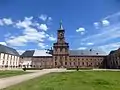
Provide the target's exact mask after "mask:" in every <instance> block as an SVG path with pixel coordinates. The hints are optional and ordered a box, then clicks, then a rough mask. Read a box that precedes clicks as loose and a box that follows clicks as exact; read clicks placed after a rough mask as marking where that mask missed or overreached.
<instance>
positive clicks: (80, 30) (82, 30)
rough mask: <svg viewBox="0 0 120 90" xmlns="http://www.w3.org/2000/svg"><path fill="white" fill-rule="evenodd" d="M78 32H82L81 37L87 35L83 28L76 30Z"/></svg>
mask: <svg viewBox="0 0 120 90" xmlns="http://www.w3.org/2000/svg"><path fill="white" fill-rule="evenodd" d="M76 32H80V33H81V35H83V34H85V28H83V27H81V28H78V29H77V30H76Z"/></svg>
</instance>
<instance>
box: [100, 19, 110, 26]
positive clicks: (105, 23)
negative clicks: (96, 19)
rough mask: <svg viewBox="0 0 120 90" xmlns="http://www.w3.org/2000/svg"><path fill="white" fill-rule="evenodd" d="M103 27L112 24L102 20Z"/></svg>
mask: <svg viewBox="0 0 120 90" xmlns="http://www.w3.org/2000/svg"><path fill="white" fill-rule="evenodd" d="M102 24H103V26H109V25H110V22H109V21H108V20H102Z"/></svg>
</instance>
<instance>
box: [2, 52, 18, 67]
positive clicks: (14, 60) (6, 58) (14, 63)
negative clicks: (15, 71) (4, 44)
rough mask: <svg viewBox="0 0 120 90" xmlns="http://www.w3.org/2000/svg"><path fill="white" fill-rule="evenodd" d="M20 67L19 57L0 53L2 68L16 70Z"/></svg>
mask: <svg viewBox="0 0 120 90" xmlns="http://www.w3.org/2000/svg"><path fill="white" fill-rule="evenodd" d="M16 67H19V56H16V55H12V54H8V53H0V68H16Z"/></svg>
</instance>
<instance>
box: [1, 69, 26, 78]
mask: <svg viewBox="0 0 120 90" xmlns="http://www.w3.org/2000/svg"><path fill="white" fill-rule="evenodd" d="M26 73H28V72H24V71H17V70H0V78H4V77H10V76H15V75H22V74H26Z"/></svg>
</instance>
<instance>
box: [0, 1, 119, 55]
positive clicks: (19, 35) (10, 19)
mask: <svg viewBox="0 0 120 90" xmlns="http://www.w3.org/2000/svg"><path fill="white" fill-rule="evenodd" d="M61 19H62V21H63V26H64V28H65V30H66V33H65V36H66V41H67V42H69V45H70V49H90V48H92V49H99V50H103V51H105V52H106V53H109V51H111V50H114V49H117V48H119V47H120V0H90V1H89V0H0V44H3V45H7V46H9V47H13V48H15V49H17V50H20V51H23V50H26V49H46V48H50V47H51V46H52V44H53V43H54V42H56V32H57V30H58V28H59V22H60V20H61Z"/></svg>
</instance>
